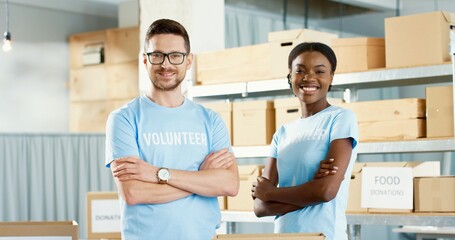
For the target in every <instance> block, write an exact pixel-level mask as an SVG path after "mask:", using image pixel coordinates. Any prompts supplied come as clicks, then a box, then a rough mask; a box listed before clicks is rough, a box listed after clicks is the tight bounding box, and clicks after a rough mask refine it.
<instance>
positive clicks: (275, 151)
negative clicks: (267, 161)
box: [268, 127, 283, 158]
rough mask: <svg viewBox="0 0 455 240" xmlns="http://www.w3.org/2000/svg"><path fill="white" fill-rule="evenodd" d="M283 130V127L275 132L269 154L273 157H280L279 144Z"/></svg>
mask: <svg viewBox="0 0 455 240" xmlns="http://www.w3.org/2000/svg"><path fill="white" fill-rule="evenodd" d="M282 131H283V127H281V128H280V129H278V131H276V132H275V134H273V138H272V143H271V144H270V148H269V155H268V156H269V157H272V158H277V157H278V145H279V142H280V136H281V133H282Z"/></svg>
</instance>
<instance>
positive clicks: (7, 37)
mask: <svg viewBox="0 0 455 240" xmlns="http://www.w3.org/2000/svg"><path fill="white" fill-rule="evenodd" d="M5 9H6V31H5V33H3V47H2V48H3V51H5V52H9V51H11V49H12V46H11V33H10V31H9V5H8V0H5Z"/></svg>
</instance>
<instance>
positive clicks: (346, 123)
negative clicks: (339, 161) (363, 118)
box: [330, 109, 359, 149]
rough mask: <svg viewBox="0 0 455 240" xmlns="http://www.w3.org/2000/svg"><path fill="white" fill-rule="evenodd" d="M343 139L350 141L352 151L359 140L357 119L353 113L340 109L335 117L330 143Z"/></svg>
mask: <svg viewBox="0 0 455 240" xmlns="http://www.w3.org/2000/svg"><path fill="white" fill-rule="evenodd" d="M343 138H351V139H352V148H353V149H354V148H355V147H356V146H357V143H358V139H359V128H358V125H357V117H356V115H355V113H354V112H353V111H351V110H348V109H342V110H341V111H340V113H339V114H338V115H337V116H336V117H335V119H334V122H333V125H332V129H331V134H330V142H332V141H333V140H336V139H343Z"/></svg>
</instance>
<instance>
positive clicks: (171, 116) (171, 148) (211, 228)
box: [105, 96, 230, 240]
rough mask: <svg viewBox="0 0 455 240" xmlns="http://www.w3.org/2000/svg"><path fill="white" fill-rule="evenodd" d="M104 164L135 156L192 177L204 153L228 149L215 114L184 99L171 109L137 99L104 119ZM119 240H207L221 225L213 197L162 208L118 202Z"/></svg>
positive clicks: (196, 197)
mask: <svg viewBox="0 0 455 240" xmlns="http://www.w3.org/2000/svg"><path fill="white" fill-rule="evenodd" d="M106 129H107V131H106V160H105V164H106V166H107V167H109V165H110V163H111V161H112V160H114V159H117V158H120V157H125V156H139V157H140V159H142V160H144V161H146V162H148V163H150V164H152V165H154V166H156V167H167V168H170V169H180V170H188V171H198V170H199V166H200V165H201V163H202V162H203V161H204V159H205V157H206V156H207V155H208V154H209V153H210V152H215V151H218V150H220V149H222V148H230V140H229V135H228V132H227V129H226V126H225V124H224V122H223V120H222V119H221V118H220V117H219V115H218V114H217V113H215V112H214V111H212V110H209V109H206V108H204V107H202V106H201V105H199V104H196V103H194V102H192V101H190V100H188V99H185V100H184V103H183V104H182V105H181V106H179V107H177V108H167V107H163V106H160V105H158V104H155V103H154V102H153V101H151V100H150V99H149V98H148V97H146V96H140V97H137V98H135V99H134V100H132V101H131V102H129V103H128V104H126V105H125V106H123V107H121V108H120V109H117V110H116V111H114V112H112V113H111V114H110V115H109V118H108V121H107V127H106ZM121 216H122V238H123V239H128V240H134V239H141V240H142V239H195V240H200V239H202V240H203V239H211V238H212V237H213V236H214V235H215V230H216V228H217V227H218V225H219V223H220V219H221V214H220V209H219V205H218V200H217V198H216V197H204V196H200V195H196V194H192V195H190V196H187V197H185V198H182V199H179V200H176V201H173V202H169V203H163V204H138V205H127V204H126V203H125V201H123V200H122V199H121Z"/></svg>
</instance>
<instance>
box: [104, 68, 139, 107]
mask: <svg viewBox="0 0 455 240" xmlns="http://www.w3.org/2000/svg"><path fill="white" fill-rule="evenodd" d="M106 68H107V79H108V80H107V98H108V99H109V100H113V99H125V98H134V97H136V96H138V94H139V70H138V62H137V61H133V62H128V63H119V64H115V65H108V66H107V67H106Z"/></svg>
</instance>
